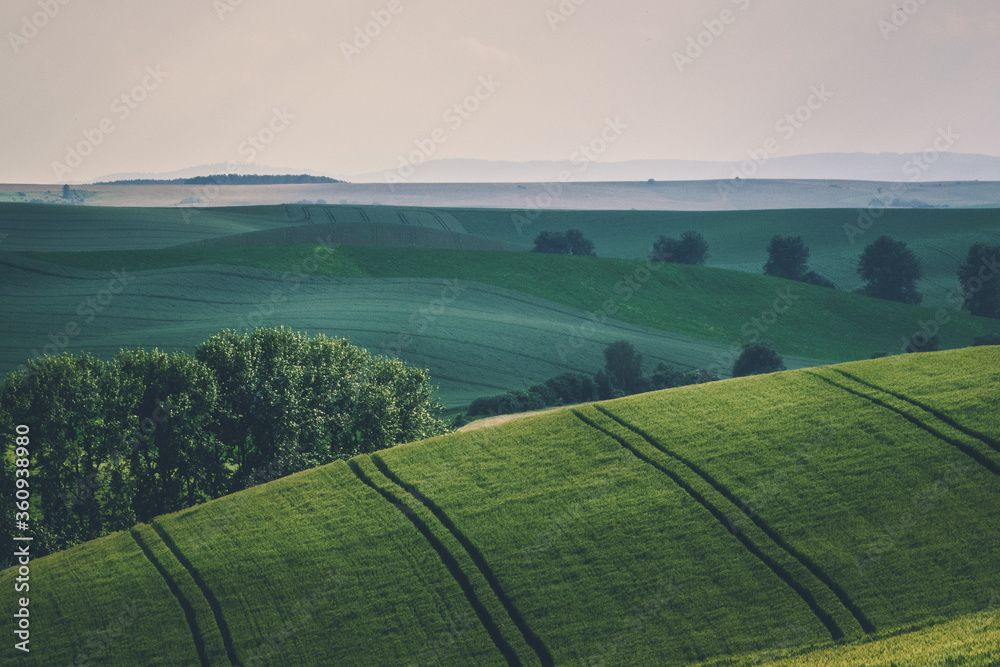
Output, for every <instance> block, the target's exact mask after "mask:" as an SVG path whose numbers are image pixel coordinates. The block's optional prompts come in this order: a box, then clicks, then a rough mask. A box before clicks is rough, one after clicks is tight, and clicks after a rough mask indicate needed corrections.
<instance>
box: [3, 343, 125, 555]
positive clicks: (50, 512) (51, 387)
mask: <svg viewBox="0 0 1000 667" xmlns="http://www.w3.org/2000/svg"><path fill="white" fill-rule="evenodd" d="M111 393H112V387H110V383H109V382H108V378H107V373H106V369H105V367H104V365H103V364H102V363H101V361H100V360H98V359H96V358H95V357H92V356H90V355H85V356H82V357H73V356H70V355H69V354H65V353H64V354H62V355H59V356H49V357H42V358H36V359H32V360H30V361H29V362H28V365H27V370H23V371H19V372H14V373H11V374H9V375H8V376H7V380H6V382H5V383H4V385H3V388H2V389H0V404H2V405H3V406H4V412H5V413H6V414H7V415H10V417H7V419H12V418H13V419H16V420H17V422H18V423H20V424H24V425H26V426H28V427H29V428H30V430H31V431H30V437H31V447H30V449H31V457H30V460H31V468H30V471H31V472H30V478H29V479H30V480H31V489H32V493H31V501H32V504H31V509H32V511H31V517H32V524H33V525H32V530H33V532H32V534H33V536H34V538H35V546H36V547H37V550H38V552H40V553H51V552H53V551H57V550H60V549H65V548H67V547H69V546H72V545H74V544H78V543H80V542H84V541H86V540H89V539H92V538H94V537H98V536H99V535H100V534H101V531H102V528H103V526H102V516H101V508H100V506H99V504H98V503H97V502H90V500H91V498H92V497H93V496H94V488H95V487H96V486H97V485H96V483H95V476H93V475H94V473H95V471H98V470H99V469H100V466H101V464H102V463H103V460H102V459H103V457H102V450H104V449H106V444H107V436H106V430H105V425H104V415H105V402H106V400H107V399H108V396H109V394H111ZM7 432H8V433H10V432H11V431H7ZM88 476H89V477H88Z"/></svg>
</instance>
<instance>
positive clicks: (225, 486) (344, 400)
mask: <svg viewBox="0 0 1000 667" xmlns="http://www.w3.org/2000/svg"><path fill="white" fill-rule="evenodd" d="M432 391H433V389H432V387H431V385H430V380H429V377H428V374H427V372H426V371H425V370H419V369H415V368H410V367H408V366H406V365H404V364H403V363H402V362H400V361H398V360H395V359H386V358H382V357H372V356H371V355H370V354H369V353H368V352H367V351H366V350H363V349H361V348H358V347H355V346H352V345H350V344H349V343H348V342H347V341H344V340H338V339H331V338H328V337H325V336H316V337H312V338H310V337H308V336H305V335H302V334H298V333H294V332H292V331H290V330H286V329H260V330H257V331H255V332H254V333H252V334H250V335H238V334H236V333H235V332H232V331H224V332H222V333H220V334H218V335H215V336H213V337H212V338H210V339H209V340H207V341H206V342H205V343H203V344H202V345H200V346H199V347H198V348H197V351H196V353H195V355H194V356H191V355H188V354H183V353H177V354H166V353H163V352H160V351H157V350H154V351H151V352H150V351H143V350H129V351H122V352H120V353H119V354H118V355H116V356H115V357H114V358H113V359H112V360H111V361H109V362H104V361H101V360H99V359H97V358H95V357H93V356H89V355H84V356H71V355H68V354H63V355H61V356H55V357H44V358H40V359H34V360H32V361H31V362H29V366H28V369H27V370H26V371H21V372H17V373H12V374H10V375H9V376H8V377H7V380H6V382H5V383H4V385H3V387H2V388H0V428H2V429H3V432H5V433H13V432H14V426H15V424H25V425H27V426H28V427H29V428H30V429H31V472H30V474H31V477H30V481H31V489H32V518H33V523H34V525H33V529H34V530H35V533H34V535H35V545H36V549H37V552H38V553H50V552H53V551H57V550H60V549H63V548H66V547H67V546H70V545H72V544H75V543H78V542H82V541H85V540H89V539H93V538H95V537H98V536H100V535H103V534H106V533H108V532H111V531H115V530H124V529H127V528H129V527H131V526H133V525H134V524H135V523H136V522H137V521H149V520H150V519H152V518H154V517H155V516H157V515H160V514H163V513H166V512H172V511H176V510H179V509H182V508H184V507H188V506H191V505H194V504H196V503H199V502H203V501H205V500H208V499H211V498H215V497H218V496H221V495H224V494H227V493H230V492H233V491H236V490H239V489H242V488H246V487H248V486H252V485H255V484H258V483H261V482H264V481H270V480H272V479H276V478H278V477H281V476H284V475H288V474H291V473H293V472H296V471H299V470H303V469H306V468H309V467H313V466H315V465H319V464H322V463H327V462H330V461H333V460H334V459H337V458H347V457H350V456H354V455H357V454H359V453H364V452H370V451H374V450H377V449H383V448H386V447H391V446H393V445H395V444H398V443H402V442H409V441H413V440H418V439H421V438H425V437H429V436H431V435H436V434H440V433H443V432H445V431H446V428H445V425H444V423H443V422H442V421H441V419H440V417H439V414H438V413H439V410H440V408H439V406H438V405H437V404H436V403H435V402H434V401H433V400H432ZM15 420H16V422H15ZM9 445H10V443H8V450H7V451H6V452H5V457H4V462H5V465H7V464H9V461H7V458H8V457H9V453H10V452H9ZM4 476H5V479H4V486H5V487H6V488H7V489H9V488H10V486H9V485H12V484H13V481H12V477H11V471H10V470H9V469H7V470H5V471H4ZM4 493H7V491H6V490H5V491H4ZM7 497H10V496H9V495H8V496H7Z"/></svg>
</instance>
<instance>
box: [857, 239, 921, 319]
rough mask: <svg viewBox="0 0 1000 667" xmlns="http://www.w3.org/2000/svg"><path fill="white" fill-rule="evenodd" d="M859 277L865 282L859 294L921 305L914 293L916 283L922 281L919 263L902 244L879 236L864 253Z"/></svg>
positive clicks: (860, 263) (918, 293) (860, 262)
mask: <svg viewBox="0 0 1000 667" xmlns="http://www.w3.org/2000/svg"><path fill="white" fill-rule="evenodd" d="M858 275H860V276H861V278H862V279H863V280H864V281H865V286H864V287H863V288H862V289H861V293H862V294H865V295H867V296H872V297H875V298H877V299H885V300H887V301H898V302H900V303H908V304H910V305H914V306H918V305H920V302H921V301H923V295H921V294H920V292H918V291H917V281H918V280H920V278H921V277H923V267H922V266H921V264H920V260H919V259H918V258H917V256H916V255H915V254H914V253H913V251H912V250H910V249H909V248H907V247H906V244H905V243H903V242H901V241H894V240H893V239H892V238H891V237H889V236H880V237H879V238H878V239H876V240H875V241H874V242H872V243H871V244H869V245H868V246H867V247H866V248H865V249H864V251H863V252H862V253H861V259H860V260H859V262H858Z"/></svg>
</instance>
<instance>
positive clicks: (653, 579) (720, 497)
mask: <svg viewBox="0 0 1000 667" xmlns="http://www.w3.org/2000/svg"><path fill="white" fill-rule="evenodd" d="M998 364H1000V348H996V347H984V348H976V349H969V350H959V351H948V352H941V353H934V354H921V355H908V356H906V357H905V358H899V359H880V360H874V361H866V362H860V363H856V364H846V365H843V366H839V367H831V368H824V369H818V370H800V371H789V372H786V373H780V374H775V375H769V376H762V377H755V378H743V379H737V380H729V381H724V382H719V383H714V384H710V385H701V386H697V387H686V388H679V389H674V390H667V391H664V392H658V393H654V394H647V395H642V396H634V397H629V398H625V399H619V400H617V401H610V402H605V403H601V404H596V405H591V406H581V407H579V408H576V409H569V410H560V411H557V412H552V413H547V414H541V415H537V416H534V417H528V418H525V419H521V420H518V421H514V422H510V423H507V424H504V425H501V426H498V427H495V428H488V429H482V430H478V431H472V432H468V433H458V434H452V435H449V436H443V437H439V438H435V439H431V440H428V441H424V442H420V443H413V444H410V445H404V446H400V447H396V448H394V449H391V450H385V451H383V452H380V453H378V454H376V455H372V456H364V457H359V458H357V459H354V460H352V461H350V462H348V463H342V462H340V463H337V464H334V465H331V466H325V467H323V468H319V469H316V470H312V471H307V472H304V473H300V474H297V475H295V476H292V477H289V478H286V479H283V480H279V481H277V482H274V483H271V484H267V485H263V486H259V487H256V488H253V489H250V490H247V491H244V492H241V493H238V494H234V495H232V496H228V497H225V498H221V499H219V500H216V501H212V502H210V503H206V504H204V505H200V506H197V507H194V508H191V509H189V510H185V511H182V512H179V513H177V514H174V515H169V516H166V517H160V518H158V519H157V520H155V521H154V522H152V525H150V526H139V527H137V528H136V529H135V530H134V531H132V533H131V534H118V535H113V536H110V537H108V538H103V539H101V540H97V541H95V542H92V543H88V544H86V545H83V546H80V547H76V548H74V549H71V550H69V551H66V552H63V553H60V554H56V555H54V556H51V557H47V558H44V559H41V560H39V561H37V562H36V563H34V564H33V566H32V568H33V569H32V574H33V577H32V584H33V585H35V584H36V582H37V587H38V588H37V592H36V590H34V589H33V590H32V593H33V598H34V601H33V602H32V605H33V606H32V624H33V625H32V627H33V629H34V628H37V630H35V632H33V635H32V638H33V641H36V640H37V642H38V644H37V646H38V647H40V648H39V652H38V653H34V652H33V653H32V654H31V656H29V657H27V659H26V660H24V661H23V662H24V664H45V665H48V664H63V663H69V662H71V661H72V660H73V659H74V656H75V655H77V654H78V653H79V652H80V651H81V646H86V644H87V642H88V641H90V640H91V639H93V638H94V637H97V636H101V637H104V638H106V639H107V640H108V641H107V646H106V647H105V649H104V650H105V653H104V654H103V657H104V658H105V659H106V660H107V663H106V664H122V665H125V664H199V663H200V664H218V663H219V662H222V663H226V664H228V663H229V662H234V663H235V662H237V661H238V662H240V663H241V664H244V665H260V664H296V665H310V664H315V665H326V664H344V663H353V664H372V665H390V664H391V665H398V664H407V665H408V664H414V665H416V664H443V665H465V664H526V665H549V664H559V665H561V664H585V665H596V664H604V665H634V664H659V665H667V666H670V665H689V664H697V663H703V662H708V663H709V664H757V662H758V661H773V660H776V659H779V658H781V659H787V660H788V661H789V662H787V664H790V665H794V664H830V665H840V664H851V665H853V664H873V665H890V664H906V665H909V664H913V665H916V664H935V663H934V662H928V661H927V659H928V658H933V659H941V660H944V659H945V658H948V659H951V660H953V661H952V662H941V663H940V664H968V665H991V664H996V661H997V660H998V659H1000V653H998V651H1000V647H998V645H997V633H996V622H995V618H993V617H991V616H989V615H988V614H987V615H984V614H983V612H984V610H986V611H991V612H995V609H996V604H997V602H998V600H997V595H996V594H997V590H998V589H1000V580H998V579H997V572H998V566H1000V560H998V558H1000V556H998V554H1000V535H998V534H997V532H996V531H995V530H993V523H994V517H995V516H997V514H998V513H1000V479H998V473H997V471H995V470H993V469H992V468H991V467H990V466H991V465H992V463H991V462H993V461H995V460H996V459H997V456H1000V452H997V451H996V450H995V449H994V447H993V445H992V444H991V440H992V439H996V438H997V437H1000V422H998V420H997V417H996V412H995V409H994V408H995V402H996V395H997V393H996V387H997V383H998V380H1000V377H998V373H997V367H998ZM887 369H892V373H891V376H889V375H888V374H887ZM844 373H847V374H849V375H850V376H854V377H858V378H862V377H863V378H866V381H869V382H871V384H876V380H877V384H878V385H879V387H880V388H879V389H875V388H874V387H872V386H869V385H867V384H864V383H863V382H861V381H859V380H854V379H851V378H850V377H848V376H847V375H844ZM970 386H975V387H978V388H979V389H978V390H976V391H972V392H968V395H967V396H966V398H965V400H964V401H961V402H959V401H952V402H951V403H949V404H948V406H947V411H946V412H944V411H942V410H945V408H944V407H940V408H935V411H936V414H935V413H932V412H929V411H927V410H925V409H924V408H921V407H919V406H917V405H915V404H914V403H912V402H910V401H917V400H919V399H917V398H912V397H923V398H926V397H927V396H928V395H929V394H930V393H931V392H932V390H934V389H935V388H936V390H939V391H941V392H943V393H944V394H945V395H948V394H949V393H950V392H961V390H962V388H963V387H970ZM929 407H930V406H929ZM984 414H986V415H988V417H986V418H984V417H983V416H982V415H984ZM984 461H986V462H987V463H984ZM14 576H15V574H14V570H6V571H4V572H3V573H2V574H0V587H3V588H9V587H10V586H11V585H12V583H13V578H14ZM130 599H134V600H136V602H137V605H138V610H139V611H138V613H137V614H135V619H134V620H131V621H129V622H131V623H134V624H135V625H136V627H135V630H134V631H133V630H132V629H129V630H128V631H126V632H119V633H106V634H105V635H99V633H100V632H101V630H102V629H103V628H107V627H109V625H110V624H113V623H115V622H117V621H116V619H118V617H119V615H120V614H121V610H122V604H128V602H129V600H130ZM126 618H130V617H126ZM139 624H144V625H141V626H140V625H139ZM332 629H333V630H332ZM35 633H37V634H35ZM140 634H141V637H139V638H137V635H140ZM835 642H836V643H835ZM33 646H35V645H34V644H33ZM165 647H169V649H166V652H165V653H163V655H166V656H168V657H166V658H164V659H162V662H160V663H157V662H155V661H147V660H146V659H145V658H148V657H149V656H151V655H152V654H154V653H156V652H157V651H159V650H164V649H165ZM5 650H9V649H5ZM810 651H814V652H810ZM223 656H225V657H224V658H223ZM956 656H958V657H956ZM897 657H898V658H899V660H898V661H897V662H896V663H893V662H891V660H895V659H896V658H897ZM965 659H967V661H966V662H961V660H965ZM907 660H908V661H909V662H906V661H907ZM920 660H925V661H924V662H920ZM720 661H721V662H720ZM866 661H867V662H866ZM779 664H786V663H779Z"/></svg>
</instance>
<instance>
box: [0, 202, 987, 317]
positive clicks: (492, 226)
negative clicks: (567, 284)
mask: <svg viewBox="0 0 1000 667" xmlns="http://www.w3.org/2000/svg"><path fill="white" fill-rule="evenodd" d="M862 206H863V205H862ZM864 212H865V209H864V208H859V209H791V210H775V211H707V212H685V211H573V210H556V209H546V210H541V209H539V210H535V211H527V212H526V211H523V210H506V209H475V208H426V207H423V208H421V207H403V206H314V205H309V206H303V205H285V206H258V207H242V208H240V207H218V208H200V209H190V208H111V207H84V206H79V207H67V206H50V205H27V204H10V203H0V233H6V234H8V235H9V238H8V239H7V240H6V241H5V244H4V249H5V250H8V251H61V250H98V249H101V250H113V249H115V248H119V249H138V248H165V247H168V246H172V245H179V244H184V243H192V242H199V241H206V242H207V241H209V240H210V239H219V238H221V237H226V236H230V237H232V238H231V239H230V241H229V242H231V243H238V244H241V245H242V244H246V243H250V242H253V243H259V242H261V241H262V240H263V239H264V238H266V235H265V236H264V237H257V238H256V240H253V235H252V234H249V233H252V232H260V231H264V230H269V229H275V228H280V227H287V226H289V225H305V226H309V225H312V226H318V225H325V224H334V225H341V226H343V227H344V228H345V231H344V233H345V234H348V231H347V228H348V227H352V226H353V227H355V231H353V232H350V234H353V235H354V238H356V239H362V240H360V241H358V240H355V241H353V242H359V243H366V244H368V243H375V244H376V245H379V244H381V243H377V242H375V241H374V240H367V239H368V235H367V234H365V233H363V232H359V231H357V227H359V226H364V225H372V226H376V227H383V228H384V226H389V225H392V226H404V227H410V228H425V229H427V230H432V232H433V233H429V234H422V233H421V234H418V237H419V238H416V239H415V238H411V235H412V234H413V232H412V231H410V232H406V233H402V234H400V233H399V232H398V230H397V231H396V232H392V231H389V230H386V231H385V232H384V236H386V237H388V238H393V237H397V236H398V237H400V238H398V239H397V240H396V241H393V242H396V243H399V244H401V245H402V244H405V245H411V244H416V246H417V247H444V248H451V247H455V245H454V244H455V243H456V241H455V238H454V235H456V234H457V235H469V236H471V237H474V238H475V239H476V240H475V241H474V244H482V243H500V244H504V247H512V248H521V249H524V250H528V249H530V248H531V245H532V241H533V239H534V237H535V235H536V234H537V233H538V232H539V231H542V230H565V229H570V228H578V229H581V230H583V232H584V234H585V235H586V236H587V237H588V238H591V239H592V240H593V241H594V242H595V244H596V246H597V253H598V255H599V256H601V257H612V258H619V259H641V258H645V257H647V256H648V255H649V253H650V250H651V247H652V244H653V241H654V240H656V238H657V237H659V236H660V235H661V234H665V235H668V236H675V237H677V236H679V235H680V234H681V233H683V232H684V231H686V230H688V229H695V230H698V231H699V232H701V233H702V234H703V235H704V236H705V238H706V240H707V241H708V243H709V246H710V249H709V259H708V266H712V267H716V268H727V269H733V270H738V271H746V272H750V273H761V272H762V270H763V266H764V263H765V261H766V260H767V252H766V248H767V241H768V239H770V237H771V236H773V235H775V234H782V235H799V236H802V237H803V239H804V240H805V242H806V244H807V245H808V246H809V247H810V249H811V250H812V257H811V260H810V265H811V267H812V268H813V269H815V270H816V271H819V272H820V273H822V274H824V275H826V276H827V277H828V278H830V279H831V280H833V281H834V283H836V285H837V287H838V288H839V289H842V290H845V291H851V290H854V289H856V288H858V287H860V286H861V281H860V280H859V278H858V276H857V273H856V268H857V262H858V257H859V256H860V254H861V251H862V249H863V248H864V246H865V245H866V244H867V243H870V242H871V241H874V240H875V238H877V237H878V236H880V235H882V234H888V235H890V236H892V237H893V238H895V239H897V240H900V241H904V242H906V243H907V244H909V246H910V247H911V248H912V249H913V250H914V251H915V252H916V254H917V255H918V256H919V257H920V259H921V261H922V263H923V265H924V273H925V276H924V279H923V280H922V281H921V282H920V284H919V287H920V289H921V291H922V292H923V293H924V298H925V301H924V303H925V305H927V306H930V307H932V308H941V307H947V306H948V305H949V302H948V300H947V294H948V292H949V291H950V290H954V289H957V287H958V283H957V278H956V270H957V267H958V265H959V264H960V263H961V262H962V261H963V260H964V258H965V255H966V253H967V251H968V248H969V246H970V245H972V244H973V243H975V242H980V241H981V242H987V243H991V244H994V245H996V244H998V243H1000V227H998V222H1000V219H998V213H997V210H996V209H974V208H973V209H932V210H924V209H876V210H875V211H874V213H875V215H879V214H881V215H879V217H878V218H877V220H872V221H865V220H862V223H863V224H864V226H866V227H867V229H864V230H862V229H861V227H858V224H859V217H860V216H861V215H862V214H863V213H864ZM526 213H527V214H530V216H531V217H527V216H526ZM845 226H853V227H855V228H856V229H857V230H859V231H860V232H863V233H861V234H858V233H857V232H852V236H849V235H848V233H847V232H846V231H845ZM442 234H443V235H444V236H449V235H450V238H449V239H447V240H446V239H445V238H444V237H443V236H441V235H442ZM376 235H377V234H376ZM388 238H387V240H386V241H385V242H390V241H389V240H388ZM216 242H219V241H213V243H216ZM272 242H273V241H272ZM282 242H284V241H282ZM346 242H352V241H346ZM471 247H482V246H481V245H474V246H471Z"/></svg>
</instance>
